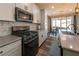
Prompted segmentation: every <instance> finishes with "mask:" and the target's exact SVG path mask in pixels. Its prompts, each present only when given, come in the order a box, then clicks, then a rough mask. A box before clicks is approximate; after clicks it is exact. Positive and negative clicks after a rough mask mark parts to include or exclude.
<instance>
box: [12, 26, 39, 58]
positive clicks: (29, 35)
mask: <svg viewBox="0 0 79 59" xmlns="http://www.w3.org/2000/svg"><path fill="white" fill-rule="evenodd" d="M14 28H16V29H17V28H18V27H12V34H13V35H16V36H19V37H22V55H23V56H34V55H36V54H37V52H38V47H39V43H38V32H37V31H30V30H27V29H25V27H22V26H21V27H20V28H21V29H22V30H20V29H18V30H14ZM23 28H24V29H23Z"/></svg>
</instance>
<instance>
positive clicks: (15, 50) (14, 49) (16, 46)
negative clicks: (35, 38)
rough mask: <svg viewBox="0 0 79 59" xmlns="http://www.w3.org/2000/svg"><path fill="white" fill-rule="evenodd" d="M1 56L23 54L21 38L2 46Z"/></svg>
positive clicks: (0, 49)
mask: <svg viewBox="0 0 79 59" xmlns="http://www.w3.org/2000/svg"><path fill="white" fill-rule="evenodd" d="M0 51H3V52H2V53H1V54H0V55H1V56H21V40H19V41H16V42H14V43H11V44H9V45H6V46H4V47H2V48H0Z"/></svg>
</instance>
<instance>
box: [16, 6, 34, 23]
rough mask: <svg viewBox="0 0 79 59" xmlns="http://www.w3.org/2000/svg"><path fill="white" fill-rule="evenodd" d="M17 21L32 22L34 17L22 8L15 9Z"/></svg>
mask: <svg viewBox="0 0 79 59" xmlns="http://www.w3.org/2000/svg"><path fill="white" fill-rule="evenodd" d="M15 20H16V21H20V22H31V23H32V21H33V15H32V14H31V13H29V12H27V11H25V10H23V9H21V8H18V7H16V8H15Z"/></svg>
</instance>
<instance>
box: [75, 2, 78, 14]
mask: <svg viewBox="0 0 79 59" xmlns="http://www.w3.org/2000/svg"><path fill="white" fill-rule="evenodd" d="M75 13H76V14H79V7H78V3H77V5H76V7H75Z"/></svg>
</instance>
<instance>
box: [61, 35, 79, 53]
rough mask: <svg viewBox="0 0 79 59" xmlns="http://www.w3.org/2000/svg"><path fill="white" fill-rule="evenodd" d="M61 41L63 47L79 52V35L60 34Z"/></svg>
mask: <svg viewBox="0 0 79 59" xmlns="http://www.w3.org/2000/svg"><path fill="white" fill-rule="evenodd" d="M60 43H61V47H62V48H66V49H70V50H73V51H76V52H79V35H66V34H62V35H60Z"/></svg>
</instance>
